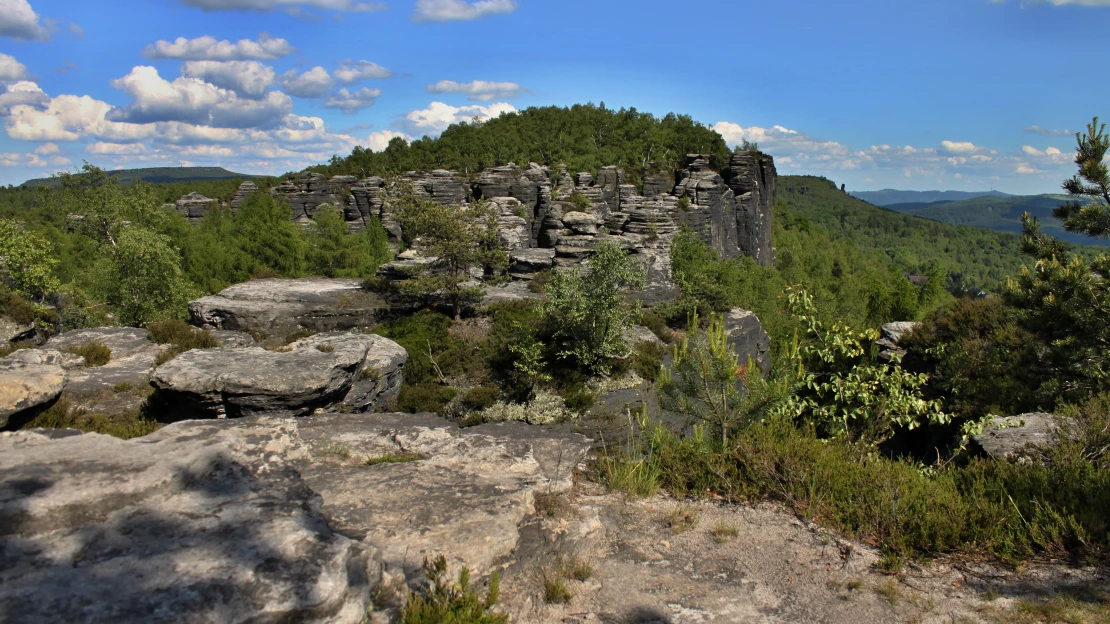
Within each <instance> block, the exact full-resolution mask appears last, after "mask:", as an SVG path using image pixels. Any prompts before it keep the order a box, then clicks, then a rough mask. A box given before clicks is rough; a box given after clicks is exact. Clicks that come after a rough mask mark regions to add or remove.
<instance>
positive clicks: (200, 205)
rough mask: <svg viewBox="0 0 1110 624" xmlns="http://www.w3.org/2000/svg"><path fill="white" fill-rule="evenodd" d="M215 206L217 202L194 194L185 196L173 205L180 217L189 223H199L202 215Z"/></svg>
mask: <svg viewBox="0 0 1110 624" xmlns="http://www.w3.org/2000/svg"><path fill="white" fill-rule="evenodd" d="M217 205H219V201H218V200H215V199H212V198H211V197H205V196H204V195H201V194H200V193H195V192H194V193H189V194H188V195H185V196H184V197H182V198H181V199H179V200H177V202H176V203H175V204H174V206H175V207H176V208H177V211H178V212H180V213H181V216H183V217H185V218H186V219H188V220H189V221H190V222H191V223H200V220H201V219H203V218H204V213H206V212H207V211H209V210H211V209H212V208H213V207H215V206H217Z"/></svg>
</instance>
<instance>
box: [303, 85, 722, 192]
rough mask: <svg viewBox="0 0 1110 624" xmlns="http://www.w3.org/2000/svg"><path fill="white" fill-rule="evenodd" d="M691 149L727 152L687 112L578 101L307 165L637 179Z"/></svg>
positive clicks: (381, 171)
mask: <svg viewBox="0 0 1110 624" xmlns="http://www.w3.org/2000/svg"><path fill="white" fill-rule="evenodd" d="M692 153H697V154H712V155H713V156H715V157H717V161H718V163H727V161H728V156H729V149H728V145H726V144H725V140H724V139H723V138H721V135H719V134H717V132H715V131H714V130H713V129H712V128H709V127H707V126H704V125H702V124H700V123H698V122H696V121H694V120H693V118H691V117H690V116H688V115H676V114H673V113H672V114H669V115H667V116H665V117H660V118H656V117H655V116H653V115H651V114H649V113H641V112H638V111H637V110H636V109H635V108H631V109H621V110H612V109H609V108H605V107H604V104H602V105H600V106H596V105H593V104H577V105H575V106H571V107H569V108H560V107H558V106H547V107H536V108H528V109H525V110H522V111H520V112H518V113H509V114H505V115H502V116H501V117H498V118H497V119H491V120H489V121H486V122H484V123H479V124H467V123H463V124H456V125H453V126H451V127H450V128H447V130H445V131H444V132H443V134H442V135H441V136H440V137H439V138H438V139H430V138H424V139H420V140H416V141H413V142H412V144H411V145H408V144H406V143H405V141H404V140H402V139H400V138H395V139H393V141H391V142H390V143H389V146H388V147H387V148H386V149H385V150H383V151H381V152H377V153H375V152H372V151H370V150H368V149H364V148H361V147H356V148H355V150H354V151H353V152H352V153H351V154H350V155H349V156H346V157H344V158H339V157H334V158H332V160H331V162H330V163H328V164H326V165H320V166H317V167H311V168H310V170H311V171H315V172H318V173H323V174H326V175H328V176H333V175H355V176H359V177H365V176H370V175H379V176H385V175H389V174H396V173H403V172H405V171H431V170H433V169H452V170H455V171H461V172H464V173H471V174H474V173H477V172H479V171H481V170H482V169H486V168H489V167H499V166H502V165H504V164H505V163H509V162H514V163H517V164H520V165H527V164H528V163H530V162H535V163H539V164H541V165H558V164H566V165H567V167H568V168H569V170H570V172H571V173H572V174H573V173H576V172H579V171H589V172H596V171H597V170H598V169H599V168H601V167H604V166H608V165H617V166H619V167H622V168H624V170H625V174H626V175H627V176H628V177H629V180H630V181H631V182H636V181H638V179H639V177H640V175H641V174H643V173H644V172H645V171H647V170H648V169H649V168H650V166H651V163H658V165H659V166H661V167H666V168H674V169H677V168H679V166H680V165H681V164H682V162H683V157H684V156H685V155H686V154H692Z"/></svg>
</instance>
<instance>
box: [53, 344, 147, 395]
mask: <svg viewBox="0 0 1110 624" xmlns="http://www.w3.org/2000/svg"><path fill="white" fill-rule="evenodd" d="M90 342H98V343H100V344H102V345H104V346H106V347H108V348H109V349H110V350H111V351H112V357H111V359H110V360H108V363H107V364H105V365H103V366H95V367H86V366H77V367H74V368H70V370H69V383H68V384H66V394H67V395H70V396H73V397H76V398H80V397H82V396H86V395H92V394H94V393H97V392H99V391H105V390H109V391H110V390H111V389H112V388H113V387H115V386H117V385H118V384H129V385H132V386H135V387H139V386H145V385H146V384H147V382H148V381H149V380H150V372H151V371H152V370H154V363H155V361H156V360H157V359H158V356H159V355H161V353H162V352H163V351H164V350H166V349H167V348H168V347H167V346H166V345H160V344H158V343H156V342H154V341H152V340H150V339H149V338H147V335H146V330H145V329H137V328H134V327H98V328H94V329H78V330H75V331H70V332H66V333H64V334H59V335H57V336H55V337H53V338H51V339H50V340H49V341H48V342H47V343H46V345H45V346H44V347H43V348H44V349H48V350H53V351H66V350H67V349H72V348H74V347H81V346H84V345H86V344H88V343H90Z"/></svg>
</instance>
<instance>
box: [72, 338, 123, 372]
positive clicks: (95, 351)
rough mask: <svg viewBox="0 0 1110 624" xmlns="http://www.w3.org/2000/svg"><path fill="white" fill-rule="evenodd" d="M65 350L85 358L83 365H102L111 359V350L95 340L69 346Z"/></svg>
mask: <svg viewBox="0 0 1110 624" xmlns="http://www.w3.org/2000/svg"><path fill="white" fill-rule="evenodd" d="M65 351H66V352H67V353H72V354H74V355H80V356H81V357H83V358H85V366H104V365H105V364H107V363H108V362H109V361H111V359H112V350H111V349H109V348H108V347H107V346H105V345H104V344H103V343H100V342H96V341H95V340H90V341H89V342H86V343H85V344H83V345H77V346H74V347H69V348H67V349H66V350H65Z"/></svg>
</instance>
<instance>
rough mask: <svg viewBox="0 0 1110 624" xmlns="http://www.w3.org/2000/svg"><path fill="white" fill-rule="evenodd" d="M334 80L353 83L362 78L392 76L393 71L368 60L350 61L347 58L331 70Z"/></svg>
mask: <svg viewBox="0 0 1110 624" xmlns="http://www.w3.org/2000/svg"><path fill="white" fill-rule="evenodd" d="M332 75H334V76H335V78H336V80H338V81H339V82H342V83H343V84H345V85H350V84H354V83H356V82H359V81H362V80H381V79H384V78H392V77H393V72H391V71H389V70H388V69H386V68H384V67H382V66H381V65H378V64H377V63H371V62H370V61H352V60H351V59H347V60H345V61H343V62H342V63H340V64H339V68H338V69H336V70H335V71H334V72H332Z"/></svg>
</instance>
